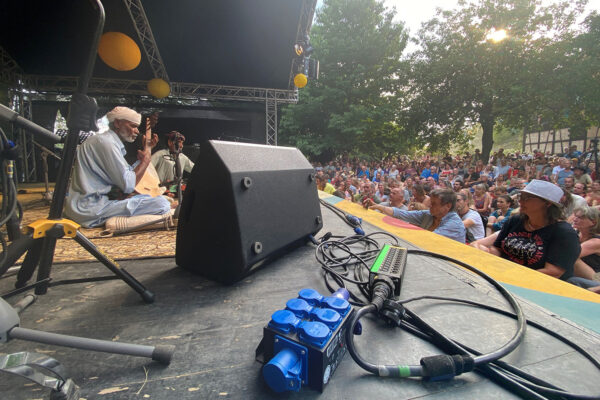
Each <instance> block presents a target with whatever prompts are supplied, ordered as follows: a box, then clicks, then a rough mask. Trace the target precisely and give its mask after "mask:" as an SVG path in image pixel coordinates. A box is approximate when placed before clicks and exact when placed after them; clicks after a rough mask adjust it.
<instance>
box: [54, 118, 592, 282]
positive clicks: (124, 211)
mask: <svg viewBox="0 0 600 400" xmlns="http://www.w3.org/2000/svg"><path fill="white" fill-rule="evenodd" d="M107 119H108V121H109V128H110V129H109V130H108V131H107V132H105V133H102V134H99V135H94V136H92V137H90V138H89V139H87V140H86V141H85V142H84V143H83V144H82V145H81V146H79V148H78V150H77V159H76V163H75V168H74V172H73V177H72V180H71V186H70V188H69V195H68V197H67V201H66V206H65V213H66V215H67V216H68V217H69V218H71V219H73V220H75V221H76V222H78V223H80V224H81V225H83V226H85V227H96V226H102V225H104V224H105V223H106V222H107V221H108V220H109V219H110V218H113V217H117V216H118V217H133V216H139V215H164V216H169V215H172V214H173V209H174V208H175V206H176V205H177V203H176V202H174V201H173V200H172V199H171V198H170V197H169V196H165V195H161V194H163V193H164V192H165V189H164V187H163V186H161V185H162V184H165V185H166V186H169V184H172V183H173V182H176V183H177V182H179V183H180V178H181V175H182V173H183V171H188V172H189V171H191V169H192V167H193V165H194V164H193V163H192V162H191V161H190V160H189V159H188V158H187V157H185V155H183V154H182V153H181V149H182V144H183V141H184V140H185V137H184V136H183V135H182V134H181V133H179V132H175V131H173V132H170V133H169V134H167V135H165V142H166V143H165V145H166V148H165V149H164V150H159V151H155V152H154V154H152V149H153V148H155V147H156V145H157V144H158V141H159V139H158V136H157V135H156V134H154V135H150V128H151V127H152V126H153V124H156V119H157V118H154V120H153V119H152V117H149V118H148V119H147V127H148V128H147V129H146V131H147V132H148V135H149V136H147V137H145V138H142V137H140V136H141V135H140V132H139V127H140V124H141V123H142V116H141V115H140V114H139V113H137V112H136V111H134V110H132V109H129V108H127V107H115V108H114V109H113V110H111V111H110V112H109V113H108V114H107ZM138 137H139V138H140V139H141V143H140V144H135V142H136V139H137V138H138ZM132 144H134V146H133V150H132V151H129V152H128V151H127V146H128V145H132ZM128 158H129V159H128ZM595 159H596V156H595V155H594V154H593V152H591V151H588V152H586V153H583V154H582V153H581V152H580V151H578V150H577V146H571V147H569V148H568V149H565V151H564V154H562V155H558V156H551V157H550V156H548V155H547V154H543V153H542V152H539V151H537V150H534V151H533V154H520V153H518V152H516V153H513V154H505V153H504V151H503V150H502V149H500V150H499V151H497V152H496V153H494V154H493V155H492V156H491V157H490V158H489V160H484V159H483V157H482V155H481V153H480V152H479V150H475V152H474V154H472V155H471V154H468V153H466V154H462V155H456V156H451V155H449V154H447V155H446V156H445V157H443V158H441V157H440V158H432V157H429V156H426V157H421V158H418V159H410V158H409V157H407V156H401V157H396V158H390V159H387V160H384V161H383V162H371V163H367V162H364V161H363V162H360V161H356V160H355V161H350V160H336V161H331V162H329V163H327V164H326V165H320V164H316V165H315V170H316V171H317V174H316V175H317V185H318V188H319V189H320V190H323V191H325V192H327V193H330V194H333V195H335V196H338V197H342V198H345V199H347V200H349V201H353V202H357V203H360V204H362V205H363V206H364V207H367V208H370V209H373V210H376V211H379V212H382V213H384V214H386V215H389V216H392V217H395V218H399V219H402V220H404V221H407V222H409V223H411V224H414V225H417V226H420V227H421V228H423V229H427V230H430V231H432V232H434V233H437V234H439V235H443V236H446V237H448V238H450V239H453V240H456V241H458V242H461V243H468V244H470V245H471V246H473V247H476V248H478V249H480V250H483V251H486V252H489V253H491V254H495V255H497V256H500V257H503V258H506V259H509V260H511V261H513V262H516V263H519V264H522V265H525V266H527V267H529V268H532V269H535V270H538V271H539V272H542V273H545V274H548V275H550V276H553V277H556V278H559V279H563V280H567V281H569V282H571V283H573V284H576V285H579V286H581V287H584V288H588V289H590V290H592V291H594V292H597V293H600V281H599V279H600V211H599V208H600V181H598V180H597V177H596V171H595V165H594V163H593V162H592V160H595ZM131 161H133V162H131ZM152 171H153V172H152ZM150 172H152V173H153V174H154V175H156V176H155V181H156V182H155V183H154V185H155V186H157V188H156V189H158V190H159V193H158V194H156V195H149V194H145V192H144V189H146V187H145V186H144V185H145V183H144V182H145V179H146V177H147V176H148V175H152V173H150ZM599 178H600V177H599ZM142 183H144V185H142ZM140 186H142V187H141V188H140ZM176 186H177V187H178V188H179V187H180V186H179V184H178V185H176ZM178 191H179V189H178ZM179 192H180V191H179ZM165 194H169V191H168V190H167V193H165Z"/></svg>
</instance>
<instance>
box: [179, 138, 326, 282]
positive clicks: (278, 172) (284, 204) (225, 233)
mask: <svg viewBox="0 0 600 400" xmlns="http://www.w3.org/2000/svg"><path fill="white" fill-rule="evenodd" d="M322 227H323V223H322V217H321V207H320V204H319V197H318V194H317V186H316V182H315V175H314V169H313V167H312V166H311V165H310V163H309V162H308V160H307V159H306V158H305V157H304V156H303V155H302V153H301V152H300V151H299V150H298V149H296V148H291V147H275V146H263V145H256V144H246V143H235V142H223V141H217V140H210V141H208V142H205V143H203V144H202V146H201V149H200V154H199V156H198V158H197V160H196V164H195V165H194V169H193V170H192V173H191V176H190V178H189V180H188V184H187V187H186V189H185V193H184V195H183V201H182V203H181V211H180V214H179V221H178V227H177V245H176V252H175V260H176V262H177V265H179V266H180V267H184V268H186V269H189V270H191V271H193V272H196V273H198V274H200V275H203V276H205V277H207V278H209V279H211V280H215V281H218V282H222V283H233V282H236V281H238V280H240V279H242V278H243V277H244V276H246V275H248V274H249V273H250V272H251V271H253V270H254V269H256V268H257V267H259V266H260V265H262V264H263V263H264V262H266V261H268V260H271V259H272V258H274V257H276V256H278V255H281V254H283V253H285V252H286V251H288V250H290V249H291V248H293V247H294V246H297V245H299V244H302V243H304V242H306V240H307V239H308V236H309V235H314V234H316V233H317V232H318V231H319V230H320V229H321V228H322Z"/></svg>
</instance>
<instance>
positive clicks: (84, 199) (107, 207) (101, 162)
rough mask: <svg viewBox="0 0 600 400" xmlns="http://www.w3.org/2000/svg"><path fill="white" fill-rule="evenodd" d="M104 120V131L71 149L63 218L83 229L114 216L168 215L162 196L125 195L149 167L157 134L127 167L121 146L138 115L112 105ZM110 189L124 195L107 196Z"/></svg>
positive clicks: (132, 137) (132, 133)
mask: <svg viewBox="0 0 600 400" xmlns="http://www.w3.org/2000/svg"><path fill="white" fill-rule="evenodd" d="M106 117H107V119H108V122H109V125H108V126H109V128H110V129H109V130H108V131H107V132H104V133H102V134H99V135H94V136H92V137H90V138H89V139H87V140H86V141H85V142H84V143H83V144H81V145H80V146H79V148H78V149H77V159H76V161H75V167H74V171H73V176H72V179H71V186H70V188H69V194H68V196H67V201H66V207H65V214H66V215H67V217H68V218H70V219H72V220H74V221H75V222H77V223H79V224H81V225H82V226H84V227H86V228H89V227H96V226H101V225H104V223H105V222H106V220H107V219H108V218H111V217H116V216H125V217H130V216H135V215H148V214H150V215H162V214H167V213H169V211H170V209H171V206H170V203H169V201H168V200H167V199H166V198H164V197H163V196H157V197H151V196H149V195H145V194H144V195H141V194H138V195H130V194H132V193H133V191H134V188H135V185H136V184H137V183H138V182H139V181H140V179H142V177H143V176H144V173H145V172H146V168H148V165H149V164H150V161H151V151H152V148H153V147H154V146H156V143H158V136H157V135H153V137H152V139H151V140H150V142H149V143H146V144H145V147H144V149H143V150H138V152H137V161H136V162H135V163H134V164H133V165H129V164H128V163H127V161H125V158H124V156H125V154H126V150H125V146H124V143H132V142H133V141H134V140H135V139H136V137H137V136H138V134H139V131H138V127H139V125H140V123H141V120H142V116H141V114H139V113H137V112H135V111H134V110H132V109H130V108H127V107H115V108H114V109H113V110H111V111H110V112H109V113H108V114H106ZM115 191H116V192H121V193H124V194H126V195H129V197H126V198H124V199H116V198H113V197H112V196H109V194H111V193H114V192H115Z"/></svg>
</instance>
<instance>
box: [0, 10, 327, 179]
mask: <svg viewBox="0 0 600 400" xmlns="http://www.w3.org/2000/svg"><path fill="white" fill-rule="evenodd" d="M123 2H124V4H125V6H126V8H127V10H128V11H129V14H130V17H131V20H132V22H133V26H134V28H135V30H136V32H137V34H138V37H139V39H140V42H141V44H142V48H143V49H144V53H145V55H146V57H147V59H148V61H149V63H150V66H151V68H152V71H153V73H154V75H155V77H158V78H161V79H164V80H165V81H167V82H169V83H170V86H171V93H170V95H169V97H168V98H165V99H154V98H153V97H152V96H150V95H149V94H148V90H147V83H148V81H146V80H127V79H112V78H93V79H92V80H91V82H90V86H89V93H90V94H91V95H105V96H108V97H112V96H115V97H116V96H125V97H129V96H134V97H138V98H142V99H144V102H146V103H155V104H157V105H160V104H185V105H194V104H195V103H200V102H204V101H207V100H208V101H210V100H219V101H253V102H264V104H265V121H266V124H265V125H266V127H265V128H266V129H265V130H266V135H265V143H266V144H269V145H277V127H278V112H277V111H278V107H279V105H280V104H290V103H296V102H297V101H298V89H297V88H296V87H295V86H294V84H293V78H294V75H295V73H296V71H297V70H298V68H299V64H298V63H301V62H302V59H301V58H294V59H292V60H291V62H292V65H291V69H290V76H289V84H288V89H272V88H254V87H243V86H227V85H214V84H211V85H209V84H202V83H193V82H170V80H169V76H168V73H167V68H166V66H165V65H164V63H163V60H162V58H161V56H160V52H159V49H158V46H157V44H156V41H155V40H154V35H153V33H152V29H151V27H150V24H149V22H148V18H147V17H146V13H145V11H144V8H143V6H142V2H141V1H140V0H123ZM316 3H317V2H316V0H304V1H303V2H302V9H301V15H300V19H299V21H298V29H297V34H296V40H297V41H298V42H303V41H304V40H305V39H306V38H307V37H308V33H309V31H310V26H311V24H312V20H313V17H314V13H315V7H316ZM0 81H1V82H3V83H6V84H7V85H8V89H9V90H10V93H11V96H12V97H15V96H16V97H15V99H16V98H18V100H15V101H12V104H11V106H12V107H13V109H14V110H15V111H18V112H19V113H20V114H21V115H22V116H24V117H26V118H31V100H32V99H36V100H37V99H47V98H53V99H55V98H56V96H57V95H63V96H64V97H65V99H64V100H65V101H68V99H69V95H70V94H71V93H74V92H75V90H76V88H77V82H78V78H77V77H74V76H50V75H33V74H26V73H25V72H24V71H22V70H21V68H19V66H18V64H17V63H16V62H15V61H14V60H13V59H12V57H11V56H10V54H8V53H7V52H6V51H5V50H4V49H3V48H2V47H0ZM30 136H31V135H29V134H26V133H20V134H19V140H20V141H21V142H22V144H23V150H22V151H23V167H24V171H22V175H23V179H25V181H29V180H30V179H35V178H36V176H37V171H36V163H35V158H36V157H35V153H36V148H35V145H34V144H33V141H32V139H31V137H30Z"/></svg>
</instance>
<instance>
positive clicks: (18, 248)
mask: <svg viewBox="0 0 600 400" xmlns="http://www.w3.org/2000/svg"><path fill="white" fill-rule="evenodd" d="M35 240H36V239H34V238H33V236H32V235H31V234H27V235H21V237H20V238H18V239H17V240H15V241H14V242H12V243H11V244H10V245H9V246H8V247H7V248H6V259H5V260H4V262H3V263H2V264H0V276H2V275H4V273H5V272H6V271H7V270H8V269H9V268H10V267H12V266H13V265H14V264H15V263H16V262H17V260H18V259H19V258H20V257H21V256H22V255H23V254H25V252H27V250H29V249H30V248H31V246H33V244H34V242H35ZM2 256H4V254H2ZM36 261H37V260H36Z"/></svg>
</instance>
